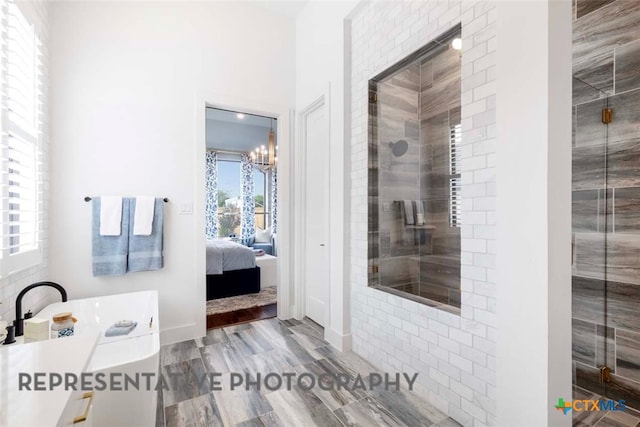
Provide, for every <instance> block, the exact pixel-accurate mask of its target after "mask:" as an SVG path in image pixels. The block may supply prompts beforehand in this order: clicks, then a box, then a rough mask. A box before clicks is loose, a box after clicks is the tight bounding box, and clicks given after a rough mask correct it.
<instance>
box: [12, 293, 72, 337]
mask: <svg viewBox="0 0 640 427" xmlns="http://www.w3.org/2000/svg"><path fill="white" fill-rule="evenodd" d="M40 286H50V287H52V288H56V289H57V290H58V292H60V296H61V297H62V302H67V291H65V290H64V288H63V287H62V286H60V285H58V284H57V283H53V282H36V283H33V284H31V285H29V286H27V287H26V288H24V289H23V290H21V291H20V293H19V294H18V297H17V298H16V320H14V321H13V325H14V326H15V327H16V331H15V332H16V334H15V336H16V337H19V336H21V335H22V334H23V333H24V319H23V318H22V298H23V297H24V296H25V294H26V293H27V292H29V291H30V290H31V289H33V288H38V287H40Z"/></svg>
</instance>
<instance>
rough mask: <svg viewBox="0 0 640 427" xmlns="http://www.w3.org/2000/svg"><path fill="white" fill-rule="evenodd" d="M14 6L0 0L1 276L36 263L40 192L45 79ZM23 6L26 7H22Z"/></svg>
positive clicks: (27, 26) (29, 29)
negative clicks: (0, 52)
mask: <svg viewBox="0 0 640 427" xmlns="http://www.w3.org/2000/svg"><path fill="white" fill-rule="evenodd" d="M21 7H23V5H22V4H21V6H20V7H19V6H18V5H17V4H16V3H15V2H14V1H11V0H2V1H1V8H2V14H1V18H2V26H3V28H6V32H4V33H2V40H1V42H2V56H3V58H2V59H3V62H4V63H5V64H6V67H5V68H4V69H3V70H2V74H3V75H2V87H1V92H2V107H3V108H2V156H1V158H0V160H1V161H2V166H3V167H2V171H3V174H2V191H3V195H2V196H3V197H2V200H3V202H2V210H3V213H2V219H3V221H2V251H1V256H2V260H3V263H2V272H3V273H4V274H9V273H12V272H15V271H19V270H22V269H24V268H27V267H30V266H33V265H36V264H37V263H39V262H40V260H41V248H40V240H41V239H40V232H41V230H40V229H39V213H40V211H39V203H40V202H41V200H39V190H40V186H41V185H42V182H41V180H42V178H41V172H42V161H41V155H42V138H43V136H42V134H43V129H44V123H43V122H44V119H43V116H44V99H45V93H44V89H45V86H44V85H45V79H44V76H43V72H44V64H43V55H44V52H43V46H42V43H41V41H40V40H39V37H38V33H37V31H36V27H35V25H34V24H33V23H32V22H30V21H29V20H28V19H27V17H26V15H25V13H24V12H23V11H22V10H21ZM24 7H28V6H24Z"/></svg>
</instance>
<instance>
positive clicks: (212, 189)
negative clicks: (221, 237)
mask: <svg viewBox="0 0 640 427" xmlns="http://www.w3.org/2000/svg"><path fill="white" fill-rule="evenodd" d="M205 175H206V179H207V185H206V189H207V195H206V202H205V217H206V221H207V227H206V234H207V239H214V238H216V237H218V155H217V153H216V152H215V151H207V167H206V172H205Z"/></svg>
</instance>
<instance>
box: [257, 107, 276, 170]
mask: <svg viewBox="0 0 640 427" xmlns="http://www.w3.org/2000/svg"><path fill="white" fill-rule="evenodd" d="M273 120H274V119H271V122H270V124H269V138H268V142H267V146H264V145H261V146H260V147H256V149H255V150H253V151H252V152H251V154H250V155H251V162H252V163H253V166H254V167H256V168H258V169H260V170H261V171H262V172H265V173H266V172H269V171H271V170H274V169H275V168H276V163H277V161H278V157H277V155H276V150H277V149H278V147H277V146H276V134H275V132H273Z"/></svg>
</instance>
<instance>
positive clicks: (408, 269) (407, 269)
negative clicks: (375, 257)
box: [379, 256, 419, 286]
mask: <svg viewBox="0 0 640 427" xmlns="http://www.w3.org/2000/svg"><path fill="white" fill-rule="evenodd" d="M418 269H419V267H418V261H417V260H415V259H412V258H411V257H408V256H405V257H392V258H381V259H380V260H379V274H380V285H382V286H393V285H398V284H405V283H411V282H417V281H418V277H419V275H418V274H419V272H418Z"/></svg>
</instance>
